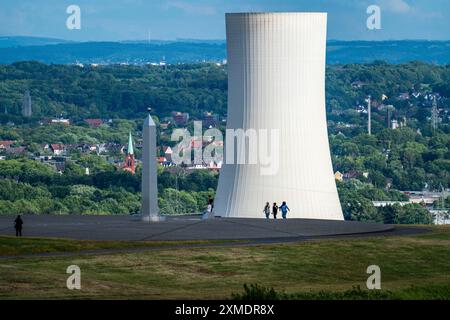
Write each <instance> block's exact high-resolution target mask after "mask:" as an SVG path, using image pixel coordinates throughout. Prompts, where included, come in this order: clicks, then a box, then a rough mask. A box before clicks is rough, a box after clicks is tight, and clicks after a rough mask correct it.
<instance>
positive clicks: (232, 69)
mask: <svg viewBox="0 0 450 320" xmlns="http://www.w3.org/2000/svg"><path fill="white" fill-rule="evenodd" d="M226 30H227V51H228V58H227V59H228V62H227V64H228V65H227V69H228V119H227V128H228V129H244V130H247V129H256V130H260V129H267V130H274V129H275V130H278V132H279V138H280V139H279V148H278V150H279V152H278V155H279V166H278V171H277V172H276V173H274V174H272V175H262V174H261V170H260V168H261V166H260V164H227V163H225V164H224V165H223V166H222V168H221V171H220V178H219V184H218V190H217V195H216V198H215V205H214V213H215V215H217V216H222V217H245V218H265V215H264V213H263V208H264V205H265V204H266V202H269V203H270V204H271V206H272V204H273V203H274V202H276V203H277V204H278V205H280V204H281V202H282V201H286V202H287V204H288V206H289V208H290V210H291V211H290V212H289V213H288V218H313V219H334V220H343V215H342V210H341V205H340V202H339V198H338V194H337V190H336V184H335V181H334V175H333V169H332V164H331V157H330V150H329V145H328V133H327V123H326V115H325V51H326V30H327V14H326V13H306V12H305V13H303V12H302V13H300V12H290V13H230V14H227V15H226ZM225 143H229V141H225ZM245 148H246V152H248V149H249V146H248V145H246V146H245Z"/></svg>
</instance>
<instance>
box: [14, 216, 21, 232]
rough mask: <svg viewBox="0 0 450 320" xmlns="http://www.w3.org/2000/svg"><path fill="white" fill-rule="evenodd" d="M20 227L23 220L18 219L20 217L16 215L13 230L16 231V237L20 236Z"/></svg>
mask: <svg viewBox="0 0 450 320" xmlns="http://www.w3.org/2000/svg"><path fill="white" fill-rule="evenodd" d="M22 226H23V220H22V218H21V217H20V215H18V216H17V218H16V220H14V228H15V229H16V237H21V236H22Z"/></svg>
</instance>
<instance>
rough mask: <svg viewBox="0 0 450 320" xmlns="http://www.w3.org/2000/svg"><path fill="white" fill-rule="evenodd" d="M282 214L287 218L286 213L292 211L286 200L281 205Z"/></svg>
mask: <svg viewBox="0 0 450 320" xmlns="http://www.w3.org/2000/svg"><path fill="white" fill-rule="evenodd" d="M280 210H281V215H282V216H283V219H286V214H287V212H288V211H291V209H289V207H288V206H287V204H286V201H283V204H282V205H281V206H280Z"/></svg>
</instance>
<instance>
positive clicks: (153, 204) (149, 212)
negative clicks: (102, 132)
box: [141, 108, 161, 221]
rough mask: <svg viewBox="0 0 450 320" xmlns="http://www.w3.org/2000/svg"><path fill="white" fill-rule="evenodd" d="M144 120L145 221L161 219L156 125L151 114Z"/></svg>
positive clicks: (143, 211) (143, 173)
mask: <svg viewBox="0 0 450 320" xmlns="http://www.w3.org/2000/svg"><path fill="white" fill-rule="evenodd" d="M150 110H151V109H150V108H149V110H148V111H149V112H148V116H147V118H146V119H145V121H144V126H143V130H142V131H143V132H142V137H143V148H142V200H141V215H142V220H144V221H160V220H161V217H160V216H159V212H158V184H157V175H156V125H155V122H153V119H152V116H151V115H150Z"/></svg>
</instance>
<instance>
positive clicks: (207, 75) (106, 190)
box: [0, 61, 450, 223]
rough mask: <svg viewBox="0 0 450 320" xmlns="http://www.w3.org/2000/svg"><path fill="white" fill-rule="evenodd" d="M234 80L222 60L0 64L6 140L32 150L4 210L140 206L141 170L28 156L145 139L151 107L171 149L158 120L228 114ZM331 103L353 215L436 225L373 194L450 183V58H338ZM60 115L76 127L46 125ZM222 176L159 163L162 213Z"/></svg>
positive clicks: (386, 195) (180, 206)
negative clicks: (51, 146)
mask: <svg viewBox="0 0 450 320" xmlns="http://www.w3.org/2000/svg"><path fill="white" fill-rule="evenodd" d="M226 79H227V75H226V65H216V64H210V63H201V64H180V65H167V66H151V65H145V66H128V65H109V66H96V67H94V66H84V67H80V66H67V65H45V64H41V63H38V62H18V63H13V64H11V65H0V112H1V115H0V140H14V141H15V144H16V145H17V146H25V147H26V148H27V151H28V153H27V154H25V155H24V154H22V155H8V156H7V157H6V158H5V160H2V161H0V178H1V180H0V213H2V214H6V213H19V212H22V213H24V212H29V213H84V214H89V213H100V214H117V213H133V212H136V211H137V210H138V208H139V197H140V195H139V191H140V184H139V181H140V180H139V179H140V178H139V174H140V173H139V170H138V173H137V174H136V175H134V176H133V175H131V174H129V173H127V172H123V171H121V170H120V169H117V167H116V166H114V165H112V164H111V163H110V162H108V161H106V160H105V159H103V158H101V157H98V156H97V155H96V154H88V155H85V154H72V155H71V159H70V163H69V164H68V165H67V166H66V168H65V170H64V172H62V173H58V172H56V171H55V170H54V169H53V168H51V167H49V166H47V165H45V164H41V163H38V162H36V161H34V160H30V159H31V156H32V155H33V156H36V155H39V154H42V152H43V151H42V144H46V143H47V144H48V143H62V144H76V143H106V142H111V143H120V144H124V143H125V142H126V139H127V135H128V132H130V131H131V132H133V135H135V136H137V137H139V134H140V130H141V127H140V126H141V122H142V118H143V117H144V115H145V112H146V108H147V107H148V106H151V107H152V110H153V112H154V115H155V120H156V122H157V125H158V130H159V133H160V138H159V140H158V144H159V145H164V144H166V143H167V141H166V140H165V139H164V138H163V137H164V136H167V129H163V128H161V127H160V122H159V120H160V119H163V118H164V117H168V116H170V114H171V112H172V111H182V112H188V113H189V114H190V119H191V120H193V119H201V117H202V115H203V113H204V112H205V111H208V112H213V113H214V114H217V115H218V116H219V117H220V118H226V104H227V101H226V99H227V92H226V90H227V80H226ZM26 90H29V91H30V95H31V99H32V106H33V114H32V116H31V117H24V116H22V99H23V94H24V92H25V91H26ZM368 95H371V97H372V135H368V134H367V110H366V109H365V106H366V104H367V102H366V101H365V99H366V97H367V96H368ZM382 97H384V99H382ZM434 99H435V100H436V105H437V106H436V108H435V109H436V110H437V111H436V112H437V115H436V117H435V120H436V121H435V125H434V126H433V121H432V108H433V103H432V101H433V100H434ZM326 107H327V119H328V130H329V137H330V138H329V139H330V148H331V152H332V157H333V166H334V170H335V171H340V172H342V173H346V174H347V175H348V176H349V177H350V178H349V179H345V181H343V182H338V191H339V194H340V198H341V203H342V207H343V210H344V213H345V216H346V218H347V219H352V220H375V221H385V222H386V221H387V222H390V223H393V222H405V223H408V222H411V221H412V222H430V216H429V215H428V214H427V213H426V210H425V209H423V208H421V207H420V206H406V207H390V208H382V209H376V208H374V207H373V205H372V203H371V201H372V200H404V198H405V196H404V194H402V193H400V192H398V190H424V189H425V190H432V191H440V190H442V189H445V188H450V125H449V113H448V111H449V109H450V66H449V65H446V66H443V65H441V66H439V65H433V64H426V63H421V62H410V63H407V64H401V65H391V64H386V63H384V62H379V61H377V62H374V63H371V64H348V65H330V66H327V74H326ZM60 115H62V116H63V117H65V118H69V119H70V120H71V122H72V124H71V125H69V126H67V125H50V126H49V125H41V124H39V122H40V121H41V120H42V119H45V118H48V117H58V116H60ZM85 118H102V119H112V120H113V121H112V122H111V124H110V125H108V126H100V127H98V128H91V127H89V126H87V125H86V123H83V119H85ZM392 121H396V123H397V124H398V126H393V125H392ZM220 128H221V129H223V128H222V127H220ZM168 130H169V131H170V128H169V129H168ZM169 133H170V132H169ZM138 157H139V151H138ZM86 166H89V168H90V169H91V175H89V176H86V175H85V174H84V168H85V167H86ZM216 184H217V173H214V172H209V171H195V172H193V173H186V172H183V170H180V171H179V172H178V173H176V174H175V173H173V172H169V171H167V170H164V169H163V168H160V172H159V197H160V200H159V201H160V207H161V209H162V212H164V213H169V214H170V213H172V214H173V213H181V212H195V211H201V210H203V209H204V205H205V201H206V199H207V196H208V195H212V194H213V193H214V190H215V187H216ZM447 201H448V200H447ZM389 210H391V211H389ZM412 217H413V218H412ZM410 219H413V220H410Z"/></svg>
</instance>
